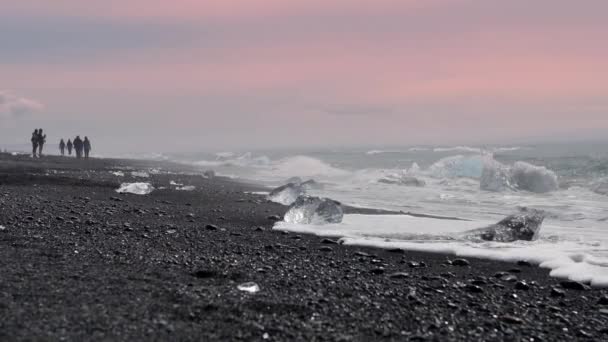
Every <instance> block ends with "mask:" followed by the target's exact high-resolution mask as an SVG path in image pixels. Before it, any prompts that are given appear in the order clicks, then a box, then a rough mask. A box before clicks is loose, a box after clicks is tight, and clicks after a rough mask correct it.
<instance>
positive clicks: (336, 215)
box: [284, 196, 344, 224]
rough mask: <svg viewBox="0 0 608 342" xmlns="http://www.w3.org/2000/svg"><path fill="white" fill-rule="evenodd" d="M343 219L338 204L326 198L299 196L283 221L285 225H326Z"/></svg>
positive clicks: (340, 207)
mask: <svg viewBox="0 0 608 342" xmlns="http://www.w3.org/2000/svg"><path fill="white" fill-rule="evenodd" d="M343 217H344V212H343V210H342V205H341V204H340V202H336V201H334V200H331V199H328V198H319V197H311V196H300V197H298V199H297V200H296V201H295V202H294V203H293V204H292V205H291V207H289V210H288V211H287V213H286V214H285V217H284V220H285V222H287V223H298V224H327V223H340V222H342V218H343Z"/></svg>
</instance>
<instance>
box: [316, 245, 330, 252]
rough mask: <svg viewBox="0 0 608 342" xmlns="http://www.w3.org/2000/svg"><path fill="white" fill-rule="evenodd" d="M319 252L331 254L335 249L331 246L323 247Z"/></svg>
mask: <svg viewBox="0 0 608 342" xmlns="http://www.w3.org/2000/svg"><path fill="white" fill-rule="evenodd" d="M319 250H320V251H321V252H331V251H333V249H332V248H331V247H329V246H323V247H321V248H319Z"/></svg>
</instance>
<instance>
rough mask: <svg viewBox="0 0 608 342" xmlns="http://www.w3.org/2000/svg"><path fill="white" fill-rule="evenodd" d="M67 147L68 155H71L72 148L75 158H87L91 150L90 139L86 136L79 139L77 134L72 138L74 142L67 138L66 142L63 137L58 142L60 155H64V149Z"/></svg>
mask: <svg viewBox="0 0 608 342" xmlns="http://www.w3.org/2000/svg"><path fill="white" fill-rule="evenodd" d="M66 147H67V149H68V155H70V156H71V155H72V149H73V150H74V151H75V152H76V158H82V157H83V156H84V158H85V159H89V153H90V152H91V141H90V140H89V138H88V137H84V140H82V139H80V135H77V136H76V138H74V142H72V140H70V139H68V143H67V144H66V143H65V141H63V138H62V139H61V141H60V142H59V151H61V155H62V156H64V155H65V149H66Z"/></svg>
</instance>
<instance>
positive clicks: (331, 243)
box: [321, 239, 338, 245]
mask: <svg viewBox="0 0 608 342" xmlns="http://www.w3.org/2000/svg"><path fill="white" fill-rule="evenodd" d="M321 243H326V244H329V245H337V244H338V241H335V240H332V239H323V240H321Z"/></svg>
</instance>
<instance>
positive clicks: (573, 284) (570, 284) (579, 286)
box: [560, 280, 590, 291]
mask: <svg viewBox="0 0 608 342" xmlns="http://www.w3.org/2000/svg"><path fill="white" fill-rule="evenodd" d="M560 285H561V286H562V287H563V288H565V289H568V290H578V291H586V290H589V289H590V287H589V286H587V285H585V284H583V283H579V282H578V281H570V280H568V281H562V282H561V283H560Z"/></svg>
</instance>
